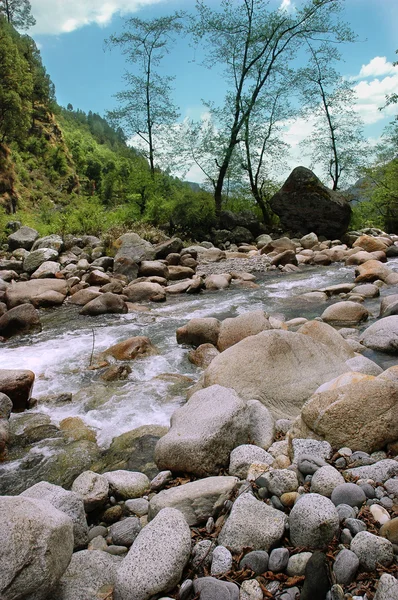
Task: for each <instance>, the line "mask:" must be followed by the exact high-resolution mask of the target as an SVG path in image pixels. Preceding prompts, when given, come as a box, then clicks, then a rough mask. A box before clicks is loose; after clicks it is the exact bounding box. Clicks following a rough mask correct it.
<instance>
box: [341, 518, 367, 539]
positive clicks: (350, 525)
mask: <svg viewBox="0 0 398 600" xmlns="http://www.w3.org/2000/svg"><path fill="white" fill-rule="evenodd" d="M344 525H345V527H346V528H347V529H348V531H349V532H350V533H351V535H352V537H355V536H356V535H357V534H358V533H360V532H361V531H366V525H365V523H364V522H363V521H361V520H360V519H346V520H345V521H344Z"/></svg>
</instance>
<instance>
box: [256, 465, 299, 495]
mask: <svg viewBox="0 0 398 600" xmlns="http://www.w3.org/2000/svg"><path fill="white" fill-rule="evenodd" d="M263 479H264V481H265V484H266V487H267V489H268V491H269V492H270V494H272V495H273V496H278V497H280V496H282V494H286V493H288V492H295V491H296V490H297V488H298V486H299V484H298V480H297V475H296V473H295V472H294V471H291V470H290V469H275V470H273V471H269V472H268V473H264V476H263Z"/></svg>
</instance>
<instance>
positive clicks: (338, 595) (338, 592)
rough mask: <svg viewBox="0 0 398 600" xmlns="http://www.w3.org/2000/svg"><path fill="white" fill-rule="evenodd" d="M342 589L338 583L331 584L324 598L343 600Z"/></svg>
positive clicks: (327, 599)
mask: <svg viewBox="0 0 398 600" xmlns="http://www.w3.org/2000/svg"><path fill="white" fill-rule="evenodd" d="M344 598H345V596H344V591H343V588H341V587H340V586H339V585H338V584H335V585H332V587H331V589H330V592H329V593H328V594H327V595H326V600H344Z"/></svg>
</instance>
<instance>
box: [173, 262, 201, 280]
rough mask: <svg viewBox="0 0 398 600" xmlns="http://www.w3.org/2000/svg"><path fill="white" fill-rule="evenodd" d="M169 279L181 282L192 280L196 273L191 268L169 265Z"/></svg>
mask: <svg viewBox="0 0 398 600" xmlns="http://www.w3.org/2000/svg"><path fill="white" fill-rule="evenodd" d="M168 271H169V274H168V279H169V280H170V281H179V280H180V279H191V278H192V277H193V276H194V275H195V271H194V270H193V269H191V268H190V267H183V266H181V265H169V267H168Z"/></svg>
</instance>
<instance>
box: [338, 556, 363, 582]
mask: <svg viewBox="0 0 398 600" xmlns="http://www.w3.org/2000/svg"><path fill="white" fill-rule="evenodd" d="M358 568H359V558H358V557H357V555H356V554H355V552H352V551H351V550H348V549H347V548H345V549H344V550H341V552H339V553H338V555H337V556H336V559H335V561H334V563H333V573H334V575H335V577H336V582H337V583H342V584H343V585H349V584H350V583H352V582H353V581H355V577H356V574H357V571H358Z"/></svg>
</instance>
